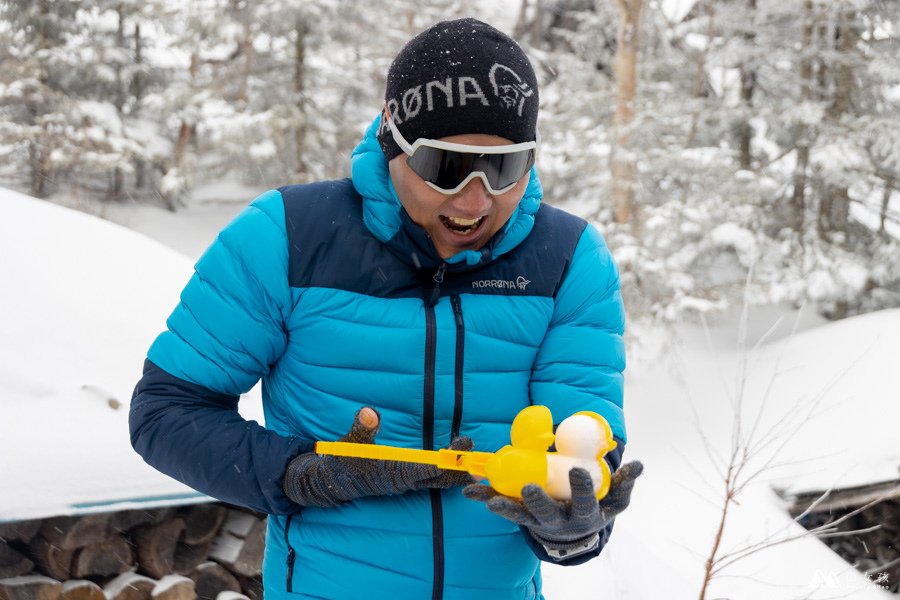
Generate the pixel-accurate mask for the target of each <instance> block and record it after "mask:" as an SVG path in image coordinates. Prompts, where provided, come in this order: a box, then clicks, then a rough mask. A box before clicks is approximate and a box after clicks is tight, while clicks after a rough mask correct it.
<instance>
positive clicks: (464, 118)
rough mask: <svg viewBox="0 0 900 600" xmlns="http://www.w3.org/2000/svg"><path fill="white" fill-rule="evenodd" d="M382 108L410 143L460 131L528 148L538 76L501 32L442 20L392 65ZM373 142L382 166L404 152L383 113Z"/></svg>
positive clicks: (480, 24)
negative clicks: (383, 161)
mask: <svg viewBox="0 0 900 600" xmlns="http://www.w3.org/2000/svg"><path fill="white" fill-rule="evenodd" d="M385 104H386V105H387V108H388V110H389V111H390V113H391V115H392V118H393V119H394V123H395V124H396V125H397V128H398V129H399V130H400V133H401V134H403V137H404V138H406V140H407V141H408V142H409V143H410V144H412V143H414V142H415V141H416V139H418V138H422V137H424V138H430V139H438V138H442V137H446V136H451V135H459V134H466V133H484V134H488V135H497V136H500V137H504V138H507V139H508V140H511V141H512V142H514V143H520V142H531V141H534V139H535V131H536V129H537V114H538V86H537V78H536V77H535V75H534V69H533V68H532V67H531V63H530V62H529V60H528V57H527V56H525V53H524V52H523V51H522V49H521V48H520V47H519V45H518V44H517V43H516V42H515V41H514V40H513V39H512V38H511V37H509V36H508V35H506V34H505V33H503V32H501V31H499V30H497V29H494V28H493V27H491V26H490V25H488V24H487V23H483V22H481V21H479V20H477V19H471V18H467V19H458V20H456V21H442V22H440V23H438V24H436V25H433V26H432V27H431V28H430V29H427V30H426V31H423V32H422V33H420V34H419V35H417V36H416V37H414V38H413V39H412V40H410V41H409V43H407V44H406V46H405V47H404V48H403V50H401V51H400V54H398V55H397V57H396V58H395V59H394V62H393V63H391V68H390V70H389V71H388V77H387V90H386V92H385ZM378 141H379V142H380V143H381V148H382V149H383V150H384V154H385V156H386V157H387V159H388V160H391V159H392V158H394V157H396V156H397V155H399V154H401V153H402V152H403V151H402V150H401V149H400V147H399V146H398V145H397V144H396V142H394V138H393V137H392V136H391V131H390V129H389V128H388V125H387V120H386V117H385V115H384V113H383V112H382V115H381V127H380V128H379V129H378Z"/></svg>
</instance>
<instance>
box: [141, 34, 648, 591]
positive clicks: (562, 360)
mask: <svg viewBox="0 0 900 600" xmlns="http://www.w3.org/2000/svg"><path fill="white" fill-rule="evenodd" d="M385 99H386V101H385V107H384V110H383V111H382V114H381V115H380V116H379V118H377V119H376V120H375V121H374V123H373V124H372V125H371V127H369V129H368V131H367V132H366V134H365V137H364V139H363V140H362V142H361V143H360V144H359V146H358V147H357V148H356V150H355V151H354V152H353V155H352V178H351V179H346V180H340V181H328V182H321V183H314V184H309V185H292V186H286V187H282V188H279V189H277V190H272V191H269V192H266V193H265V194H263V195H262V196H260V197H259V198H257V199H256V200H254V201H253V203H251V205H250V206H249V207H248V208H247V209H246V210H245V211H244V212H243V213H242V214H241V215H240V216H238V217H237V219H236V220H235V221H234V222H232V223H231V224H230V225H229V226H228V227H227V228H226V229H225V230H223V231H222V232H221V233H220V234H219V236H218V238H217V240H216V241H215V242H214V243H213V244H212V246H211V247H210V248H209V249H208V250H207V251H206V253H205V254H204V255H203V257H201V259H200V261H199V262H198V263H197V266H196V273H195V275H194V276H193V278H192V279H191V281H190V282H189V283H188V284H187V286H186V287H185V289H184V292H183V293H182V296H181V303H180V304H179V306H178V307H177V308H176V309H175V311H174V312H173V314H172V316H171V317H170V319H169V321H168V331H166V332H164V333H163V334H162V335H160V337H159V338H158V339H157V340H156V342H155V343H154V344H153V346H152V347H151V348H150V351H149V353H148V360H147V362H146V364H145V370H144V376H143V378H142V379H141V381H140V382H139V383H138V386H137V388H136V390H135V396H134V399H133V401H132V407H131V434H132V442H133V445H134V447H135V449H136V450H137V451H138V452H140V453H141V454H142V455H143V456H144V458H145V459H146V460H147V462H149V463H150V464H152V465H154V466H155V467H157V468H158V469H160V470H161V471H163V472H166V473H169V474H170V475H172V476H174V477H176V478H178V479H180V480H182V481H184V482H186V483H188V484H189V485H191V486H193V487H194V488H196V489H198V490H200V491H203V492H205V493H207V494H209V495H211V496H214V497H217V498H221V499H222V500H225V501H228V502H232V503H236V504H241V505H244V506H249V507H252V508H254V509H257V510H260V511H264V512H267V513H269V514H270V515H271V516H270V518H269V527H268V534H267V542H266V544H267V547H266V557H265V561H264V585H265V590H266V595H267V598H289V597H291V598H292V597H298V598H331V599H343V598H414V599H415V598H444V599H446V600H449V599H451V598H466V599H472V598H492V599H498V598H540V597H542V596H541V579H540V570H539V568H538V566H539V561H540V560H545V561H552V562H557V563H560V564H578V563H580V562H583V561H585V560H587V559H589V558H591V557H593V556H596V555H597V554H598V553H599V552H600V550H601V549H602V547H603V545H604V544H605V543H606V540H607V539H608V537H609V534H610V531H611V528H612V520H613V518H614V517H615V515H616V514H618V513H619V512H621V511H622V510H623V509H624V508H625V507H626V506H627V504H628V499H629V496H630V492H631V487H632V485H633V482H634V479H635V478H636V477H637V476H638V475H639V474H640V471H641V466H640V464H639V463H630V464H629V465H624V466H622V468H621V469H619V470H618V471H617V472H616V474H615V475H614V479H613V486H612V491H611V492H610V494H609V496H607V498H605V499H604V500H603V501H602V502H600V503H599V504H598V503H597V501H596V499H595V498H594V496H593V492H592V488H591V484H592V482H591V480H590V476H589V475H588V474H587V471H585V470H582V469H573V470H572V472H571V473H570V481H571V483H572V488H573V500H572V501H570V502H557V501H555V500H552V499H550V498H549V497H548V496H547V495H546V494H545V493H544V492H543V491H542V490H541V489H540V488H538V487H537V486H533V485H532V486H526V487H525V488H523V500H521V501H519V500H514V499H510V498H506V497H503V496H498V495H497V494H496V493H494V492H493V490H491V489H490V488H489V487H488V486H486V485H484V484H478V483H473V482H472V480H471V479H470V478H469V477H468V476H467V475H465V474H459V473H452V472H441V471H439V470H438V469H436V468H434V467H427V466H421V465H410V464H405V463H395V462H388V461H368V460H363V459H348V458H337V457H327V456H317V455H316V454H314V453H312V452H311V450H312V448H313V443H314V442H315V441H316V440H334V439H337V438H341V436H343V437H342V439H344V440H350V441H356V442H362V443H372V442H373V441H374V436H375V433H376V432H378V439H379V442H380V443H383V444H389V445H395V446H404V447H412V448H425V449H434V448H439V447H442V446H448V445H451V446H452V447H453V448H455V449H468V448H471V447H472V446H473V442H474V446H475V447H476V448H477V449H479V450H484V451H495V450H497V449H499V448H500V447H501V446H503V445H505V444H507V443H509V429H510V424H511V422H512V419H513V417H514V416H515V415H516V414H517V413H518V412H519V411H520V410H521V409H522V408H524V407H525V406H528V405H529V404H544V405H547V406H548V407H549V408H550V409H551V411H552V412H553V415H554V419H555V422H556V423H559V422H560V421H561V420H562V419H564V418H565V417H567V416H569V415H571V414H573V413H575V412H578V411H581V410H593V411H595V412H598V413H600V414H601V415H603V416H604V417H605V418H606V419H607V420H608V421H609V422H610V424H611V426H612V429H613V432H614V434H615V437H616V440H617V442H618V444H619V446H618V450H617V451H615V452H614V453H612V454H610V455H607V459H608V461H609V462H610V465H611V467H612V469H613V470H615V469H617V468H618V467H619V463H620V461H621V450H622V448H623V447H624V443H625V428H624V420H623V413H622V370H623V369H624V347H623V344H622V337H621V335H622V331H623V326H624V311H623V308H622V301H621V295H620V292H619V280H618V274H617V271H616V268H615V264H614V262H613V260H612V257H611V256H610V253H609V251H608V250H607V248H606V246H605V244H604V242H603V240H602V238H601V237H600V235H599V234H598V233H597V232H596V231H595V230H594V229H593V228H592V227H590V226H589V225H587V224H586V223H585V222H584V221H582V220H581V219H578V218H575V217H573V216H571V215H568V214H566V213H564V212H562V211H559V210H556V209H553V208H551V207H549V206H546V205H542V204H541V196H542V190H541V185H540V182H539V180H538V178H537V174H536V171H535V169H534V168H533V165H534V161H535V157H536V154H537V144H538V138H537V130H536V123H537V112H538V86H537V80H536V78H535V75H534V71H533V70H532V67H531V65H530V63H529V61H528V59H527V57H526V56H525V54H524V53H523V52H522V50H521V49H520V48H519V46H518V45H517V44H516V43H515V42H514V41H513V40H511V39H510V38H509V37H507V36H506V35H504V34H502V33H501V32H499V31H497V30H496V29H494V28H492V27H490V26H488V25H486V24H484V23H482V22H480V21H476V20H474V19H462V20H458V21H450V22H443V23H439V24H437V25H435V26H433V27H432V28H430V29H428V30H427V31H425V32H423V33H422V34H420V35H419V36H417V37H416V38H414V39H413V40H411V41H410V42H409V44H408V45H407V46H406V47H405V48H404V49H403V50H402V51H401V52H400V54H399V55H398V56H397V58H396V59H395V61H394V63H393V64H392V66H391V69H390V72H389V75H388V81H387V92H386V98H385ZM260 378H262V381H263V399H264V408H265V414H266V428H265V429H263V428H262V427H260V426H259V425H257V424H255V423H252V422H246V421H244V420H243V419H241V417H240V416H239V415H238V414H237V412H236V406H237V400H238V397H239V395H240V394H241V393H243V392H245V391H247V390H249V389H250V388H251V387H252V386H253V385H254V384H255V383H256V382H257V381H258V380H259V379H260ZM363 407H365V408H363ZM376 409H377V410H376ZM351 424H352V425H351ZM348 427H350V431H349V433H347V429H348ZM344 434H346V435H344ZM467 484H468V485H467ZM462 485H467V487H465V494H464V493H463V488H461V487H460V486H462Z"/></svg>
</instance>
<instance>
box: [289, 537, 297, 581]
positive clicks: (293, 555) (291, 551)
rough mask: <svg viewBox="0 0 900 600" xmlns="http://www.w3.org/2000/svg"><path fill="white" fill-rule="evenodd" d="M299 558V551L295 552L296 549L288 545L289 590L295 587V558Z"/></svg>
mask: <svg viewBox="0 0 900 600" xmlns="http://www.w3.org/2000/svg"><path fill="white" fill-rule="evenodd" d="M296 558H297V553H296V552H294V549H293V548H292V547H290V546H288V555H287V591H289V592H293V591H294V590H293V588H294V559H296Z"/></svg>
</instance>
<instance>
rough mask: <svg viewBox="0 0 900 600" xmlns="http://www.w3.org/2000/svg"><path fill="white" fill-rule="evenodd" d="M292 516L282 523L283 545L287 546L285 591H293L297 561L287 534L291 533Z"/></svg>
mask: <svg viewBox="0 0 900 600" xmlns="http://www.w3.org/2000/svg"><path fill="white" fill-rule="evenodd" d="M293 518H294V515H288V516H287V521H285V523H284V543H285V544H287V549H288V553H287V591H288V592H293V591H294V561H295V560H296V559H297V553H296V552H294V547H293V546H291V540H290V538H289V537H288V534H289V533H290V531H291V520H293Z"/></svg>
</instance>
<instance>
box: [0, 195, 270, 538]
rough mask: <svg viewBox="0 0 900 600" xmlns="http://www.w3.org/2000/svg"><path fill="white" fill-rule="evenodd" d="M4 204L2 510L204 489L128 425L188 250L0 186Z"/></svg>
mask: <svg viewBox="0 0 900 600" xmlns="http://www.w3.org/2000/svg"><path fill="white" fill-rule="evenodd" d="M0 205H2V206H3V217H4V218H3V219H0V257H2V258H0V279H2V280H3V281H4V282H6V283H5V285H4V294H2V295H0V315H2V316H0V319H2V328H0V330H2V331H3V337H2V339H3V343H2V344H0V414H2V415H3V418H2V419H0V457H2V458H0V481H2V482H3V493H2V494H0V521H4V520H15V519H25V518H37V517H44V516H51V515H59V514H80V513H88V512H98V511H103V510H112V509H117V508H132V507H136V506H144V505H146V504H148V503H150V504H168V503H178V502H185V501H193V500H196V499H197V498H199V497H201V496H200V495H199V494H198V493H197V492H195V491H193V490H191V489H189V488H187V487H185V486H184V485H182V484H180V483H177V482H175V481H174V480H172V479H170V478H168V477H166V476H164V475H162V474H160V473H158V472H156V471H155V470H154V469H152V468H151V467H149V466H147V465H146V464H144V462H143V461H142V460H141V458H140V457H139V456H138V455H137V454H135V453H134V451H133V450H132V449H131V444H130V441H129V435H128V403H129V399H130V398H131V392H132V390H133V388H134V385H135V383H136V382H137V381H138V379H139V378H140V376H141V368H142V365H143V360H144V357H145V356H146V351H147V348H149V346H150V344H151V343H152V341H153V339H154V338H155V337H156V335H157V334H158V333H159V332H160V331H161V330H162V329H163V328H164V327H165V318H166V316H168V314H169V313H170V312H171V310H172V308H174V305H175V303H176V302H177V299H178V295H179V292H180V290H181V288H182V287H183V285H184V283H185V282H186V281H187V279H188V278H189V276H190V274H191V272H192V268H191V263H190V261H189V260H188V259H186V258H185V257H183V256H181V255H179V254H177V253H176V252H174V251H172V250H170V249H168V248H166V247H164V246H162V245H161V244H159V243H157V242H155V241H152V240H150V239H148V238H145V237H144V236H142V235H140V234H136V233H134V232H132V231H129V230H127V229H124V228H122V227H119V226H117V225H113V224H111V223H108V222H106V221H102V220H100V219H97V218H95V217H91V216H88V215H84V214H82V213H79V212H76V211H72V210H69V209H65V208H61V207H59V206H56V205H53V204H50V203H47V202H42V201H39V200H35V199H32V198H29V197H27V196H24V195H22V194H18V193H15V192H11V191H8V190H4V189H0ZM257 404H258V403H257Z"/></svg>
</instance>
